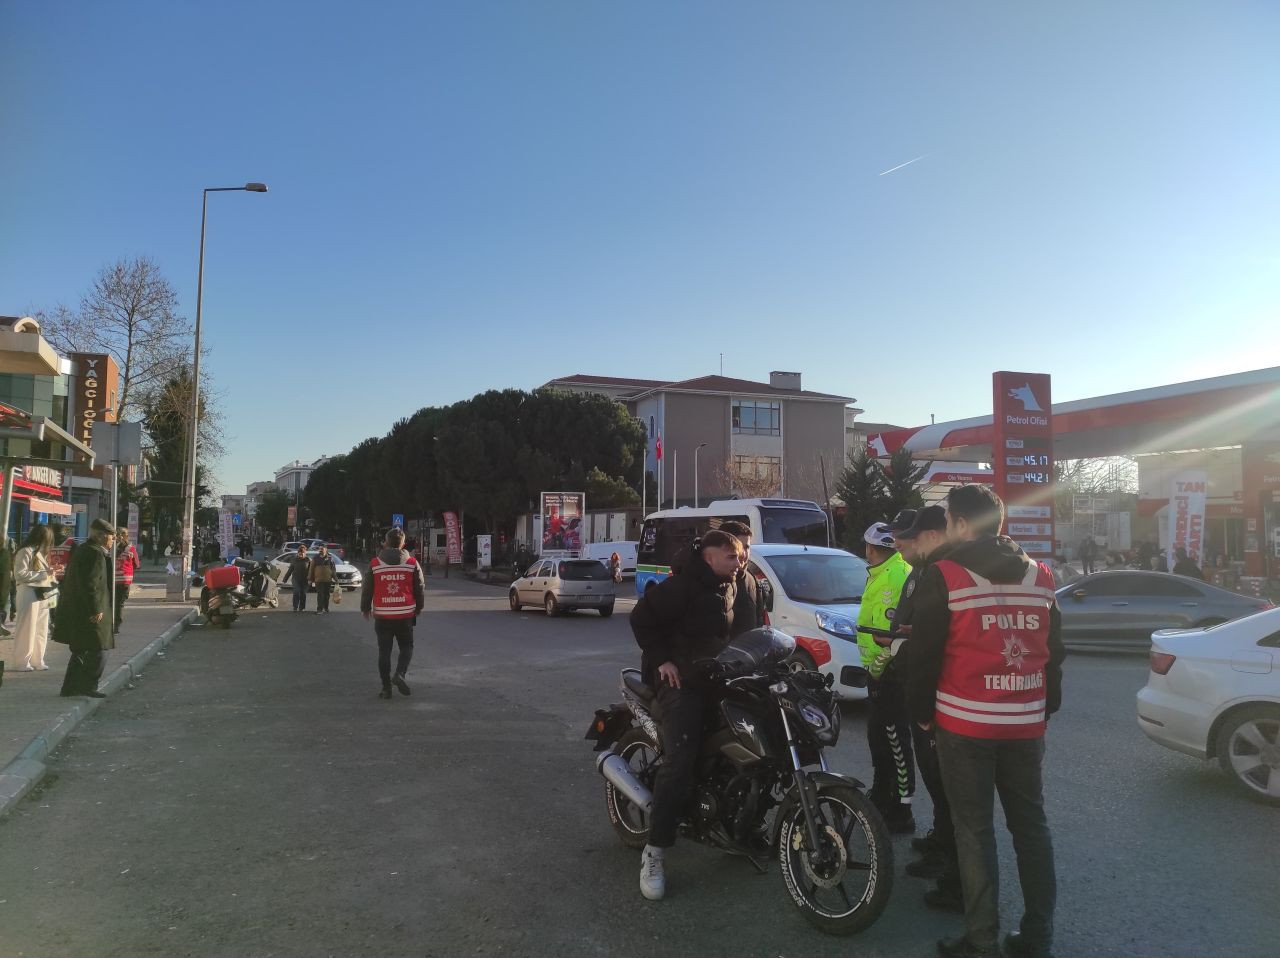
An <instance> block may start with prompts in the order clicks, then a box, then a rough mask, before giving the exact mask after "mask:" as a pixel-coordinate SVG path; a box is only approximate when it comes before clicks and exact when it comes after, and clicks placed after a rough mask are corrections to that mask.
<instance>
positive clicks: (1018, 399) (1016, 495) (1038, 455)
mask: <svg viewBox="0 0 1280 958" xmlns="http://www.w3.org/2000/svg"><path fill="white" fill-rule="evenodd" d="M991 381H992V398H993V403H992V411H993V413H994V416H993V419H992V422H993V424H994V427H995V428H994V432H993V434H992V441H991V468H992V473H993V477H992V478H993V480H994V483H993V484H994V486H995V490H996V494H997V495H999V496H1000V498H1001V499H1003V500H1004V503H1005V509H1006V518H1007V519H1023V520H1025V519H1036V520H1040V521H1038V522H1035V523H1011V524H1010V525H1009V526H1008V533H1009V535H1011V536H1012V537H1013V538H1015V539H1017V540H1018V542H1019V544H1020V545H1021V546H1022V548H1023V550H1024V551H1026V553H1027V554H1028V555H1030V556H1033V557H1035V558H1039V559H1044V558H1049V557H1050V556H1052V555H1053V554H1054V551H1055V550H1054V523H1053V466H1054V459H1053V395H1052V389H1051V388H1050V386H1051V384H1050V379H1049V376H1048V374H1047V373H1015V372H998V373H995V374H993V375H992V378H991ZM1015 529H1017V530H1019V531H1015ZM1033 530H1034V531H1033ZM1020 534H1021V535H1025V536H1028V537H1029V536H1035V537H1036V538H1026V539H1020V538H1019V535H1020Z"/></svg>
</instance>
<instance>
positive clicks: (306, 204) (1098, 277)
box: [0, 0, 1280, 491]
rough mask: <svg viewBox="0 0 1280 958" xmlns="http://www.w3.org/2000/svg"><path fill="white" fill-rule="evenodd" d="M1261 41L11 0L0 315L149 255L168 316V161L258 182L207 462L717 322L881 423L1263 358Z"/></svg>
mask: <svg viewBox="0 0 1280 958" xmlns="http://www.w3.org/2000/svg"><path fill="white" fill-rule="evenodd" d="M1277 50H1280V6H1277V5H1276V4H1274V3H1272V2H1269V0H1260V2H1254V3H1246V2H1238V3H1213V2H1204V3H1199V4H1197V3H1177V4H1171V3H1168V2H1165V0H1157V2H1138V0H1128V2H1124V3H1115V2H1094V3H1087V2H1086V3H1076V4H1065V5H1063V4H1059V5H1056V6H1054V5H1048V4H1026V3H1021V2H1008V3H995V2H992V3H982V4H977V3H951V2H939V3H911V2H885V3H878V4H876V3H848V2H822V3H818V2H810V3H803V2H798V3H778V2H776V0H770V2H760V3H754V2H746V0H732V2H728V0H726V2H719V3H712V2H699V3H693V4H690V3H676V2H656V0H655V2H622V0H610V2H603V0H579V2H540V0H513V2H506V3H498V2H483V0H457V2H453V3H422V2H419V3H403V4H401V3H366V4H351V3H349V2H348V3H330V2H309V3H294V4H286V3H262V2H260V0H259V2H255V3H229V2H223V3H218V4H208V3H195V2H174V0H156V2H151V3H141V2H129V0H118V2H112V3H100V2H88V0H79V2H68V3H60V4H48V3H39V2H34V0H27V2H22V0H13V2H9V3H5V4H3V7H0V124H2V129H3V133H4V138H3V139H4V146H3V149H0V312H4V313H12V312H15V311H21V310H25V309H29V308H38V307H41V306H48V305H52V304H54V303H57V302H59V301H62V302H67V303H68V304H72V305H74V303H75V302H77V301H78V299H79V297H80V294H81V293H82V292H83V291H84V289H85V288H86V287H87V286H88V284H89V282H90V280H91V278H92V277H93V275H94V274H95V272H96V271H97V270H98V269H99V267H101V266H102V265H103V264H105V263H107V262H109V261H111V260H114V259H115V258H117V257H121V256H129V255H135V254H147V255H149V256H151V257H153V258H154V259H156V260H157V261H158V262H159V263H160V265H161V267H162V268H163V270H164V271H165V273H166V275H167V276H168V277H169V278H170V279H171V280H172V282H173V283H174V285H175V286H176V287H177V289H178V290H179V293H180V295H181V296H182V300H183V306H184V309H185V311H186V312H187V313H188V314H189V315H194V310H195V280H196V253H197V238H198V237H197V233H198V228H199V213H200V209H199V201H200V189H201V187H204V186H223V185H234V184H238V183H242V182H244V181H246V180H264V181H266V182H267V183H269V184H270V187H271V192H270V193H269V194H267V195H266V196H258V195H248V194H239V193H236V194H223V195H218V196H214V197H212V199H211V204H210V206H211V209H210V226H209V245H208V254H207V263H206V283H205V323H206V330H207V335H208V338H209V341H210V343H211V345H212V350H213V356H212V365H213V373H214V376H215V378H216V381H217V384H218V387H219V388H220V390H221V391H222V392H223V401H222V405H223V409H224V411H225V413H226V427H227V433H228V438H229V446H230V449H231V450H232V453H231V455H229V456H228V457H227V459H226V460H225V461H224V462H223V463H222V465H221V468H220V472H219V475H220V479H221V485H222V487H223V490H224V491H237V490H239V489H240V487H242V486H243V484H244V483H245V482H247V481H251V480H254V479H258V478H267V477H270V475H271V473H272V471H273V470H274V469H275V468H276V467H278V466H280V465H282V464H283V463H285V462H287V461H289V460H292V459H294V458H302V459H310V458H313V457H315V456H318V455H319V454H321V453H330V454H332V453H335V452H342V451H346V450H347V449H348V448H350V446H351V445H352V444H354V443H355V442H357V441H359V440H361V439H363V438H365V437H367V436H370V435H380V434H382V433H383V432H384V431H385V430H386V429H387V428H388V426H389V425H390V424H391V423H392V422H393V421H394V420H395V419H397V418H399V417H400V416H403V415H407V414H409V413H411V412H413V411H414V410H415V409H417V408H419V407H420V406H423V405H427V404H440V403H448V402H452V401H455V400H458V399H463V398H465V397H467V396H470V395H472V394H473V393H475V392H477V391H480V390H482V389H485V388H489V387H494V386H520V387H531V386H535V385H538V384H540V383H542V382H544V381H546V380H547V379H549V378H552V377H554V376H558V375H565V374H569V373H575V372H594V373H600V374H609V375H631V376H644V377H655V378H667V377H669V378H673V379H676V378H684V377H688V376H694V375H700V374H704V373H708V372H714V371H715V370H716V368H717V364H718V355H719V353H721V352H723V353H724V354H725V372H726V373H727V374H730V375H734V376H741V377H744V378H752V379H760V378H766V377H767V374H768V371H769V370H770V369H778V368H781V369H795V370H801V371H803V373H804V376H805V385H806V386H807V387H809V388H813V389H820V390H825V391H831V392H841V393H844V394H847V395H851V396H856V397H857V398H858V401H859V402H858V404H859V405H860V406H862V407H863V408H864V409H865V410H866V414H865V417H864V418H867V419H872V420H890V421H896V422H899V423H902V424H917V423H920V422H927V421H928V418H929V415H930V413H936V414H937V416H938V418H939V419H949V418H955V417H960V416H967V415H976V414H980V413H982V412H984V411H987V410H988V409H989V408H990V373H991V371H992V370H993V369H997V368H1012V369H1026V370H1043V371H1047V372H1050V373H1052V374H1053V376H1054V388H1055V396H1056V398H1057V399H1060V400H1065V399H1074V398H1081V397H1085V396H1091V395H1097V394H1100V393H1105V392H1114V391H1120V390H1124V389H1129V388H1139V387H1143V386H1149V385H1157V384H1160V383H1164V382H1171V381H1178V380H1183V379H1191V378H1199V377H1201V376H1207V375H1214V374H1219V373H1224V372H1232V371H1238V370H1243V369H1250V368H1256V367H1259V366H1267V365H1276V364H1280V337H1278V336H1277V333H1276V330H1277V329H1280V175H1278V174H1277V171H1280V56H1277V52H1276V51H1277ZM922 154H924V155H926V156H925V159H923V160H920V161H919V162H917V163H914V164H912V165H910V166H907V167H904V168H903V169H901V170H898V171H897V172H895V173H891V174H889V175H886V176H880V175H878V174H879V173H880V172H881V171H883V170H887V169H889V168H890V167H893V166H896V165H897V164H900V163H904V162H906V161H908V160H910V159H912V158H913V157H917V156H920V155H922ZM907 360H911V361H912V363H915V364H916V365H914V366H912V365H910V364H905V362H906V361H907Z"/></svg>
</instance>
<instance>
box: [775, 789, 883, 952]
mask: <svg viewBox="0 0 1280 958" xmlns="http://www.w3.org/2000/svg"><path fill="white" fill-rule="evenodd" d="M817 798H818V818H819V831H820V832H821V834H820V836H819V839H820V841H821V842H822V843H823V846H824V847H823V849H822V851H823V852H825V853H826V857H825V858H823V857H822V856H820V855H815V854H814V852H813V850H811V849H810V848H809V847H808V845H809V840H808V834H807V832H806V829H805V821H804V810H803V809H802V808H801V807H800V805H799V804H798V803H797V804H796V805H795V806H794V807H793V808H792V809H791V810H790V811H789V812H788V815H787V817H786V820H785V821H783V823H782V829H781V831H780V833H779V836H778V861H779V864H780V865H781V866H782V877H783V880H784V881H785V882H786V886H787V891H788V893H789V894H790V895H791V899H792V901H794V902H795V903H796V905H797V907H799V909H800V911H801V913H802V914H803V915H804V917H805V919H806V920H807V921H808V922H809V924H811V925H813V926H814V927H815V928H817V929H818V930H819V931H821V932H823V933H825V934H828V935H854V934H857V933H858V932H860V931H865V930H866V929H867V928H870V927H871V926H872V925H873V924H875V922H876V920H877V919H878V918H879V917H880V915H881V913H882V912H883V911H884V909H885V906H886V905H887V904H888V903H889V894H890V893H891V892H892V890H893V846H892V845H891V844H890V841H889V830H888V828H886V827H885V824H884V819H883V818H881V816H880V813H879V812H878V811H877V810H876V808H875V806H874V805H872V803H871V800H870V799H868V798H867V796H865V795H864V794H862V792H860V791H858V790H857V789H856V788H852V787H850V786H847V785H828V786H825V787H821V788H819V790H818V796H817Z"/></svg>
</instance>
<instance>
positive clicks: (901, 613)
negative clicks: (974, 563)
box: [890, 542, 951, 678]
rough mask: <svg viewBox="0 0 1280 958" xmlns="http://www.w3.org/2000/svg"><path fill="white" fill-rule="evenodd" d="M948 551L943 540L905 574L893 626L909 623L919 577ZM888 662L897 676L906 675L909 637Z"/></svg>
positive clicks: (909, 646)
mask: <svg viewBox="0 0 1280 958" xmlns="http://www.w3.org/2000/svg"><path fill="white" fill-rule="evenodd" d="M949 552H951V544H950V543H948V542H944V543H943V544H942V545H940V546H939V547H938V548H936V549H934V550H933V552H932V553H930V555H929V556H928V558H925V559H919V560H917V562H916V564H915V565H913V566H912V567H911V574H910V575H909V576H907V580H906V581H905V582H903V583H902V593H901V594H900V595H899V596H898V605H897V608H895V609H894V612H893V624H894V627H895V628H896V627H898V626H900V625H910V624H911V620H912V618H914V616H915V609H916V589H918V588H919V587H920V577H921V576H922V575H924V572H925V570H926V569H928V568H929V567H930V566H932V565H933V564H934V563H935V562H937V561H938V560H939V559H945V558H946V557H947V554H948V553H949ZM890 664H891V667H892V668H893V670H894V672H895V673H896V674H897V676H898V677H899V678H901V677H903V676H905V675H906V672H907V669H909V668H910V667H911V640H910V638H908V639H907V641H905V642H903V643H902V645H901V646H899V647H898V651H897V652H895V653H894V656H893V662H892V663H890Z"/></svg>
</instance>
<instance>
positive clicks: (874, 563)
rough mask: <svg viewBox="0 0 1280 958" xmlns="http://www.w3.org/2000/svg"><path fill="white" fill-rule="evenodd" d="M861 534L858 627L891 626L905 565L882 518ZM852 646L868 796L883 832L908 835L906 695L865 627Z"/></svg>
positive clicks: (910, 790)
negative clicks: (862, 702) (863, 706)
mask: <svg viewBox="0 0 1280 958" xmlns="http://www.w3.org/2000/svg"><path fill="white" fill-rule="evenodd" d="M912 518H914V514H913V516H912ZM907 525H910V522H909V521H908V522H907ZM862 538H863V542H864V543H865V544H866V551H867V565H868V569H867V586H866V588H865V589H864V590H863V594H862V604H861V606H860V607H859V609H858V626H859V627H869V628H875V629H892V628H893V616H894V610H895V609H896V608H897V605H898V598H899V596H900V595H901V594H902V585H903V583H904V582H906V580H907V576H908V575H910V574H911V566H909V565H907V562H906V560H905V559H903V558H902V555H901V554H900V553H899V552H898V549H897V543H896V541H895V539H894V531H893V527H892V526H890V525H889V524H888V523H887V522H874V523H872V524H871V527H870V528H869V529H867V531H866V533H865V535H863V537H862ZM858 648H859V651H860V652H861V653H862V665H863V667H864V668H865V669H866V670H867V675H868V680H867V694H868V709H867V744H868V745H869V746H870V747H871V765H872V767H873V768H874V770H875V775H874V778H873V780H872V785H871V792H870V796H871V800H872V801H873V802H875V804H876V806H877V807H878V808H879V809H880V811H881V813H882V814H883V815H884V819H885V824H886V825H888V826H889V831H891V832H893V833H895V834H904V835H909V834H912V833H913V832H915V830H916V821H915V817H914V815H912V812H911V799H912V797H913V796H914V795H915V791H916V770H915V759H914V756H913V755H912V751H911V721H910V717H909V715H908V713H907V701H906V695H905V694H904V692H903V687H902V683H901V681H899V679H898V677H897V676H896V675H895V674H894V671H893V665H892V662H893V656H892V655H891V653H890V652H889V650H888V649H886V648H883V647H881V646H880V645H878V644H877V643H876V640H875V639H874V638H873V637H872V636H871V635H868V634H867V633H865V632H859V633H858Z"/></svg>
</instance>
